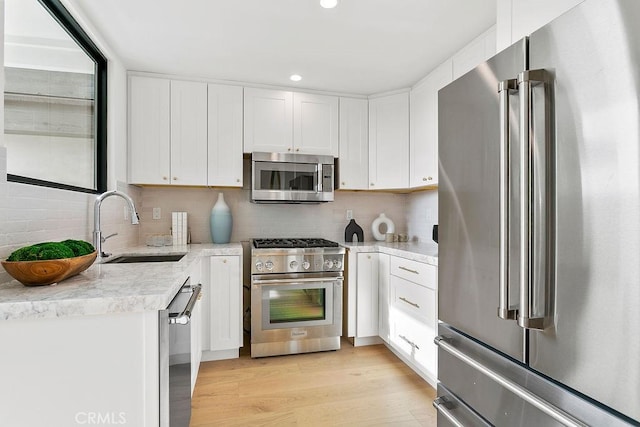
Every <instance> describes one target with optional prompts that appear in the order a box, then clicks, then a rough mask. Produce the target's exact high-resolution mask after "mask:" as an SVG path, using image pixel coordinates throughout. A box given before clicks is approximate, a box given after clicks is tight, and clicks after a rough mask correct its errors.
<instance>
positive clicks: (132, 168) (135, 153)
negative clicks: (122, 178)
mask: <svg viewBox="0 0 640 427" xmlns="http://www.w3.org/2000/svg"><path fill="white" fill-rule="evenodd" d="M169 87H170V84H169V80H166V79H157V78H152V77H140V76H131V77H129V182H130V183H132V184H169V176H170V173H171V170H170V163H169V162H170V160H169V156H170V148H169V147H170V146H169V141H170V140H169V138H170V131H169V129H170V108H171V106H170V89H169Z"/></svg>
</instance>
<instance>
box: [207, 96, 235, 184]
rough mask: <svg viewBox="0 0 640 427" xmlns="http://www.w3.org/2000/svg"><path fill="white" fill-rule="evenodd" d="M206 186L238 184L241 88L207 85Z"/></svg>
mask: <svg viewBox="0 0 640 427" xmlns="http://www.w3.org/2000/svg"><path fill="white" fill-rule="evenodd" d="M208 96H209V102H208V106H209V111H208V116H209V119H208V130H209V131H208V159H209V161H208V178H207V185H210V186H223V187H242V87H241V86H226V85H218V84H210V85H209V93H208Z"/></svg>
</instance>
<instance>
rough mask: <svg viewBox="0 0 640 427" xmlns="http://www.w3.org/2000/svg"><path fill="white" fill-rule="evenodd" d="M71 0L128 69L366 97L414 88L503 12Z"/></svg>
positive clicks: (246, 0) (393, 4)
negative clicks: (298, 77) (294, 76)
mask: <svg viewBox="0 0 640 427" xmlns="http://www.w3.org/2000/svg"><path fill="white" fill-rule="evenodd" d="M67 3H69V4H71V5H72V6H73V7H74V8H75V9H77V10H78V11H80V13H82V14H83V15H84V16H85V17H86V19H88V20H89V21H90V22H91V23H92V24H93V25H94V26H95V28H96V30H97V31H98V32H99V33H100V34H101V35H102V36H103V37H104V39H105V41H106V43H107V44H108V46H109V47H110V48H111V49H112V50H113V51H114V52H115V53H116V54H117V55H118V56H119V57H120V59H122V61H123V62H124V65H125V67H126V68H127V69H129V70H136V71H149V72H156V73H164V74H174V75H181V76H190V77H204V78H209V79H220V80H233V81H242V82H254V83H261V84H269V85H278V86H296V87H300V88H306V89H316V90H324V91H331V92H343V93H353V94H362V95H369V94H373V93H378V92H383V91H388V90H393V89H398V88H403V87H408V86H411V85H412V84H414V83H415V82H416V81H418V80H419V79H420V78H421V77H423V76H425V75H426V74H427V73H428V72H429V71H430V70H432V69H433V68H435V67H436V66H437V65H438V64H440V63H441V62H442V61H444V60H445V59H447V58H448V57H449V56H451V55H452V54H453V53H455V52H456V51H457V50H459V49H460V48H462V47H463V46H464V45H466V44H467V43H468V42H469V41H471V40H472V39H473V38H475V37H476V36H477V35H479V34H480V33H482V32H483V31H485V30H486V29H488V28H489V27H491V26H492V25H493V24H494V23H495V18H496V4H495V3H496V0H341V1H340V3H339V4H338V7H336V8H335V9H323V8H321V7H320V6H319V0H226V1H222V0H67ZM294 73H297V74H300V75H302V77H303V80H302V81H300V82H298V83H293V82H291V81H290V80H289V76H290V75H291V74H294Z"/></svg>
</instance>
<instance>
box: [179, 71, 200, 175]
mask: <svg viewBox="0 0 640 427" xmlns="http://www.w3.org/2000/svg"><path fill="white" fill-rule="evenodd" d="M171 184H176V185H206V184H207V84H206V83H199V82H185V81H176V80H172V81H171Z"/></svg>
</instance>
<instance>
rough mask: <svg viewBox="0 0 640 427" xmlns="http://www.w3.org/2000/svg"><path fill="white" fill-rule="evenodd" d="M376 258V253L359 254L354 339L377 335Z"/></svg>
mask: <svg viewBox="0 0 640 427" xmlns="http://www.w3.org/2000/svg"><path fill="white" fill-rule="evenodd" d="M378 258H379V254H378V253H377V252H363V253H359V254H358V256H357V259H358V261H357V262H358V266H357V269H358V272H357V277H358V278H357V291H356V292H357V297H356V298H357V299H356V301H357V303H356V317H357V320H356V337H358V338H362V337H372V336H377V335H378V297H379V295H378V288H379V284H378V278H379V273H378Z"/></svg>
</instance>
